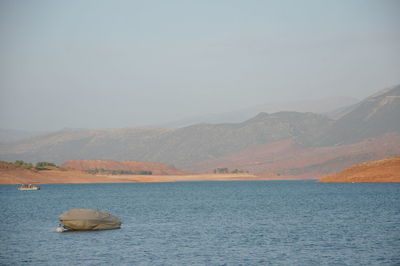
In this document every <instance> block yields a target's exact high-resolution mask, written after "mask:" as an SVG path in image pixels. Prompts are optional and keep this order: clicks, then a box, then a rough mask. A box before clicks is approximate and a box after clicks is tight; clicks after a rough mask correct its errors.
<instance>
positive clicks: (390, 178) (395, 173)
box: [319, 157, 400, 183]
mask: <svg viewBox="0 0 400 266" xmlns="http://www.w3.org/2000/svg"><path fill="white" fill-rule="evenodd" d="M319 182H322V183H353V182H355V183H394V182H396V183H399V182H400V157H394V158H388V159H383V160H378V161H372V162H365V163H360V164H357V165H354V166H352V167H349V168H347V169H345V170H343V171H342V172H340V173H338V174H335V175H329V176H325V177H323V178H321V179H320V180H319Z"/></svg>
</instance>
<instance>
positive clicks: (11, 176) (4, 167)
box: [0, 162, 271, 185]
mask: <svg viewBox="0 0 400 266" xmlns="http://www.w3.org/2000/svg"><path fill="white" fill-rule="evenodd" d="M249 180H271V179H270V178H269V177H268V176H266V177H259V176H255V175H251V174H207V175H93V174H88V173H86V172H84V171H81V170H72V169H65V168H55V167H52V168H51V169H50V170H42V171H38V170H34V169H24V168H21V167H16V166H15V165H14V164H12V163H7V162H0V185H18V184H82V183H137V182H140V183H147V182H179V181H249Z"/></svg>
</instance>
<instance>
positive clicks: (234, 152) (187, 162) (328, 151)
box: [0, 86, 400, 176]
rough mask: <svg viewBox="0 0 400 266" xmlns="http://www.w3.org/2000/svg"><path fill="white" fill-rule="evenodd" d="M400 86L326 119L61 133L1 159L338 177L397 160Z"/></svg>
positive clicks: (6, 151) (27, 142) (292, 116)
mask: <svg viewBox="0 0 400 266" xmlns="http://www.w3.org/2000/svg"><path fill="white" fill-rule="evenodd" d="M399 114H400V86H395V87H392V88H389V89H385V90H383V91H380V92H379V93H377V94H375V95H372V96H370V97H368V98H366V99H365V100H363V101H361V102H359V103H356V104H353V105H351V106H348V107H346V108H341V110H338V111H336V112H335V118H332V117H329V116H328V115H325V114H316V113H311V112H306V113H301V112H293V111H283V112H278V113H272V114H268V113H264V112H261V113H259V114H258V115H257V116H255V117H253V118H251V119H248V120H246V121H243V122H240V123H221V124H195V125H191V126H186V127H182V128H151V127H141V128H138V127H135V128H124V129H113V130H63V131H59V132H54V133H49V134H44V135H40V136H35V137H32V138H29V139H24V140H19V141H16V142H13V143H3V144H0V159H1V160H5V161H14V160H21V159H22V160H25V161H29V162H37V161H52V162H56V163H58V164H60V163H63V162H66V161H68V160H83V159H110V160H116V161H127V160H129V161H148V162H163V163H168V164H173V165H175V166H176V167H177V168H179V169H182V170H184V171H190V172H202V173H204V172H209V171H212V169H215V168H221V167H229V168H231V169H242V170H248V171H251V172H253V173H257V174H265V173H270V172H273V173H279V174H280V175H304V176H307V175H312V176H321V175H323V174H330V173H335V172H337V171H340V170H342V169H344V168H345V167H348V166H349V165H351V164H354V163H359V162H363V161H367V160H376V159H381V158H385V157H393V156H398V155H400V137H399V136H400V115H399Z"/></svg>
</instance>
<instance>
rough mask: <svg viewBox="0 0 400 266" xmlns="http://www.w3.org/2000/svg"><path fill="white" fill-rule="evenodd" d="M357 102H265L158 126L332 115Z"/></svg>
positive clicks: (322, 100) (327, 100)
mask: <svg viewBox="0 0 400 266" xmlns="http://www.w3.org/2000/svg"><path fill="white" fill-rule="evenodd" d="M356 103H358V100H357V99H356V98H351V97H332V98H324V99H318V100H303V101H289V102H267V103H264V104H260V105H256V106H252V107H249V108H245V109H240V110H236V111H231V112H225V113H217V114H208V115H201V116H194V117H188V118H185V119H180V120H176V121H170V122H167V123H163V124H160V125H159V126H160V127H184V126H189V125H193V124H201V123H209V124H218V123H240V122H243V121H245V120H248V119H250V118H252V117H253V116H254V115H256V114H258V113H261V112H265V113H276V112H282V111H294V112H302V113H304V112H311V113H318V114H327V115H328V116H332V117H334V116H335V115H336V113H337V112H340V111H341V110H342V109H345V108H348V107H349V106H351V105H354V104H356Z"/></svg>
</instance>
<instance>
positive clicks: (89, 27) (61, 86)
mask: <svg viewBox="0 0 400 266" xmlns="http://www.w3.org/2000/svg"><path fill="white" fill-rule="evenodd" d="M399 14H400V1H397V0H394V1H385V0H375V1H368V0H360V1H352V0H342V1H340V0H337V1H321V0H315V1H298V0H293V1H282V0H279V1H261V0H260V1H255V0H242V1H232V0H226V1H223V0H212V1H206V0H197V1H194V0H193V1H190V0H181V1H175V0H159V1H152V0H143V1H118V0H110V1H99V0H92V1H67V0H65V1H55V0H49V1H41V0H35V1H18V0H10V1H5V0H0V99H1V100H0V106H1V107H0V123H1V124H0V127H1V128H14V129H28V130H57V129H61V128H64V127H72V128H114V127H126V126H136V125H149V124H157V123H163V122H165V121H171V120H176V119H180V118H183V117H187V116H192V115H199V114H205V113H218V112H225V111H230V110H236V109H241V108H244V107H248V106H252V105H258V104H262V103H264V102H271V101H290V100H299V99H316V98H323V97H330V96H351V97H356V98H360V99H361V98H364V97H365V96H368V95H370V94H372V93H374V92H376V91H377V90H379V89H382V88H384V87H387V86H391V85H395V84H400V16H399Z"/></svg>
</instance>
